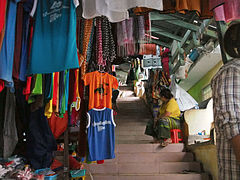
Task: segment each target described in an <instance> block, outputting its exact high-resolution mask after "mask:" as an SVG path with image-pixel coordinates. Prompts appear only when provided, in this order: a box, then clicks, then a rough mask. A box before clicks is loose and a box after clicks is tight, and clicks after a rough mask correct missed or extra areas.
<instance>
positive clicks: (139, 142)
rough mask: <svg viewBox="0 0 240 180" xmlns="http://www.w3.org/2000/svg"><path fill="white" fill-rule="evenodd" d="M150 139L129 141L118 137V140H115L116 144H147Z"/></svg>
mask: <svg viewBox="0 0 240 180" xmlns="http://www.w3.org/2000/svg"><path fill="white" fill-rule="evenodd" d="M149 143H150V141H149V140H138V141H136V140H131V141H129V140H128V141H127V140H124V139H119V140H116V144H149Z"/></svg>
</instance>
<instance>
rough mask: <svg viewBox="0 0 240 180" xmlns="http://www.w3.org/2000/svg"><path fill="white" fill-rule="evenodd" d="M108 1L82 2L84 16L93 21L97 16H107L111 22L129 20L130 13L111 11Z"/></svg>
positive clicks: (92, 0) (91, 0)
mask: <svg viewBox="0 0 240 180" xmlns="http://www.w3.org/2000/svg"><path fill="white" fill-rule="evenodd" d="M105 1H106V0H82V9H83V13H82V16H83V17H84V18H85V19H92V18H94V17H97V16H106V17H108V20H109V21H110V22H120V21H123V20H125V19H128V18H129V13H128V11H125V10H124V11H123V12H121V11H113V10H111V9H109V7H108V5H107V4H106V2H105Z"/></svg>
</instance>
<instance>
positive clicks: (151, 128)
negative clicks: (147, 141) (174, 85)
mask: <svg viewBox="0 0 240 180" xmlns="http://www.w3.org/2000/svg"><path fill="white" fill-rule="evenodd" d="M160 99H161V100H162V102H163V104H162V105H161V107H160V108H159V113H158V116H157V117H156V118H155V119H154V120H150V121H149V122H148V123H147V126H146V130H145V134H146V135H149V136H152V137H153V140H154V141H153V142H154V143H160V145H162V146H167V145H168V144H169V143H171V142H172V140H171V134H170V130H171V129H179V128H180V115H181V112H180V109H179V107H178V104H177V101H176V100H175V99H174V97H173V95H172V93H171V91H170V90H169V89H163V90H161V92H160Z"/></svg>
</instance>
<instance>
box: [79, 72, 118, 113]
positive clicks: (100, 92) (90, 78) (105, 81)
mask: <svg viewBox="0 0 240 180" xmlns="http://www.w3.org/2000/svg"><path fill="white" fill-rule="evenodd" d="M83 80H84V85H85V86H87V85H89V110H90V109H92V108H99V107H107V108H110V109H112V89H117V88H118V81H117V79H116V78H115V77H114V76H112V75H110V74H108V73H101V72H98V71H94V72H90V73H87V74H85V76H84V77H83Z"/></svg>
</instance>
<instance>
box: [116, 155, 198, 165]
mask: <svg viewBox="0 0 240 180" xmlns="http://www.w3.org/2000/svg"><path fill="white" fill-rule="evenodd" d="M116 158H117V159H118V162H119V163H126V162H139V163H147V162H153V161H156V160H157V161H158V162H192V161H193V160H194V157H193V154H192V153H187V152H168V153H165V152H164V153H161V152H160V153H152V152H150V153H148V152H146V153H118V154H116Z"/></svg>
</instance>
